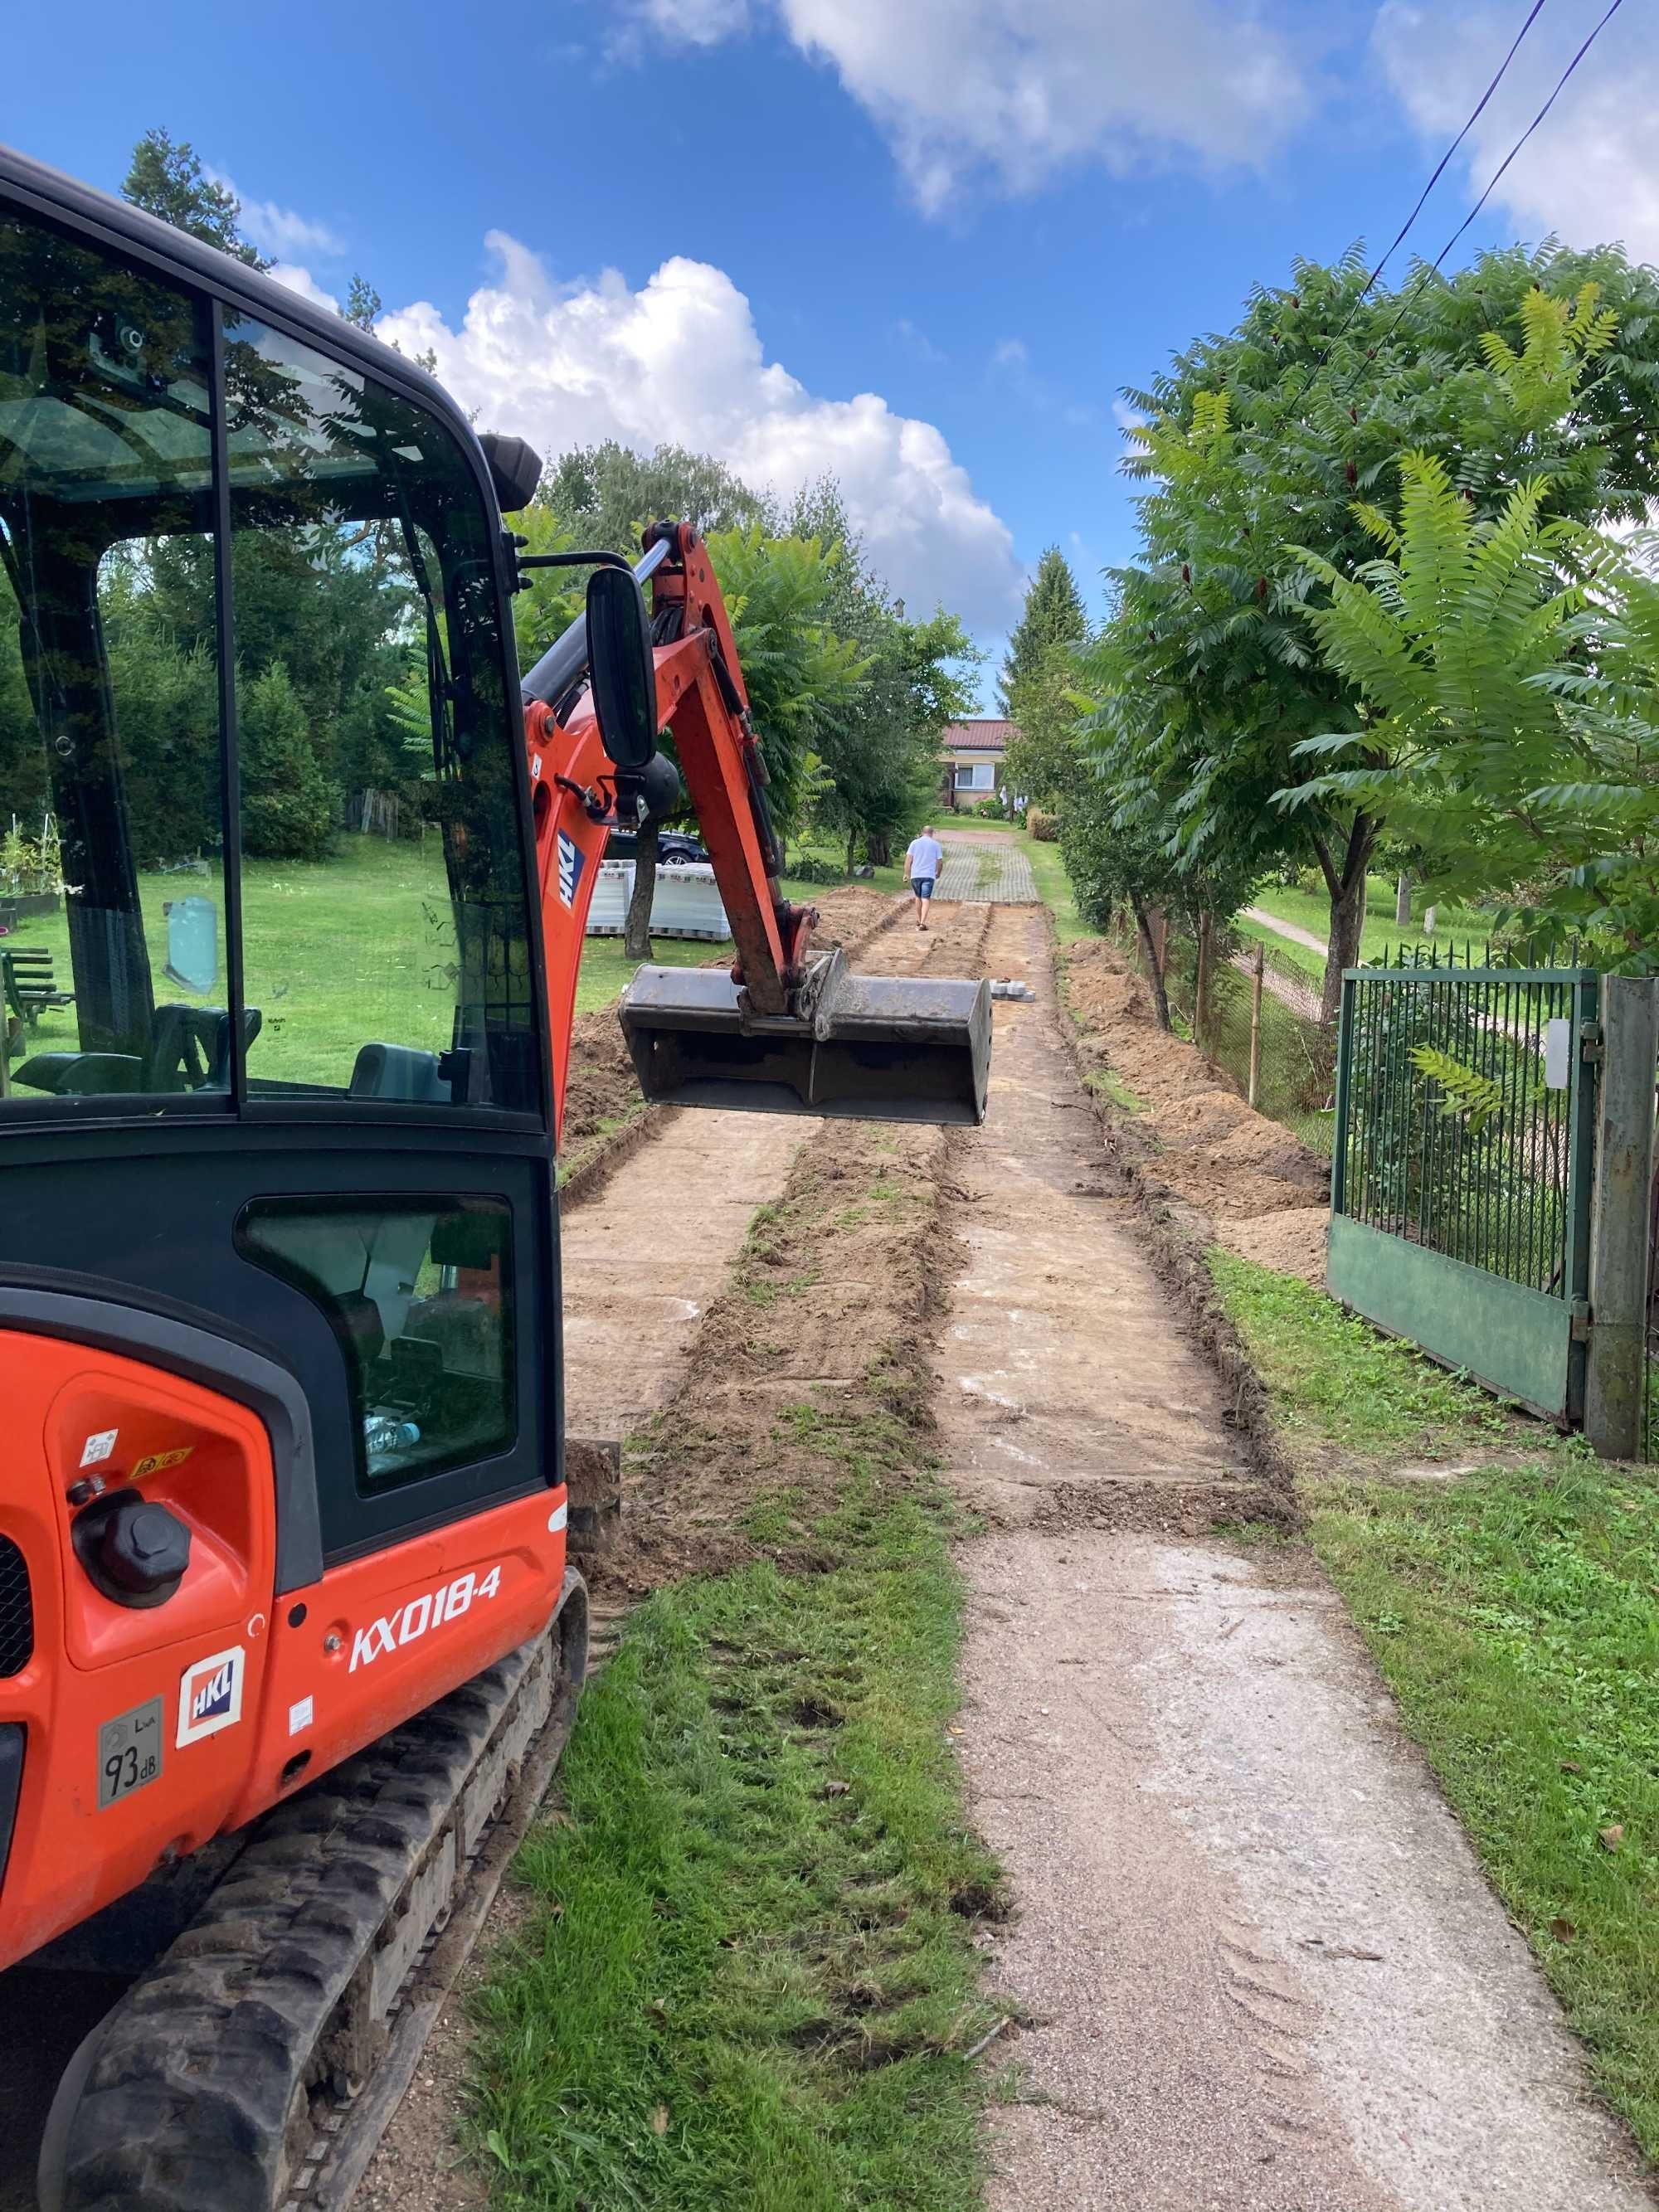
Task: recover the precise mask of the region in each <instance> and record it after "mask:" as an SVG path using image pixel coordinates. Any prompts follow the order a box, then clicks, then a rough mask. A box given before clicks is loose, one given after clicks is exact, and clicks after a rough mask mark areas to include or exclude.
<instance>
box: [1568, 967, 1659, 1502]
mask: <svg viewBox="0 0 1659 2212" xmlns="http://www.w3.org/2000/svg"><path fill="white" fill-rule="evenodd" d="M1601 1040H1602V1042H1601V1052H1602V1060H1601V1084H1600V1086H1599V1088H1600V1098H1599V1102H1598V1105H1597V1110H1596V1116H1595V1196H1594V1199H1593V1200H1592V1203H1591V1209H1590V1212H1591V1231H1590V1255H1589V1315H1590V1340H1589V1364H1588V1372H1587V1375H1586V1378H1585V1386H1584V1433H1585V1435H1586V1437H1588V1438H1589V1442H1590V1443H1591V1445H1592V1446H1593V1448H1594V1449H1595V1451H1596V1452H1597V1453H1599V1454H1600V1455H1601V1458H1603V1459H1636V1458H1638V1457H1639V1456H1640V1454H1641V1449H1642V1410H1643V1407H1642V1400H1643V1383H1644V1376H1645V1369H1646V1358H1645V1353H1646V1345H1647V1309H1648V1243H1649V1234H1650V1225H1649V1218H1648V1194H1649V1192H1650V1189H1651V1188H1652V1185H1653V1150H1654V1128H1653V1102H1654V1073H1655V1068H1656V1064H1659V980H1656V979H1655V978H1654V977H1652V976H1646V975H1641V976H1638V975H1609V976H1608V977H1607V980H1606V981H1605V982H1604V983H1603V985H1602V987H1601Z"/></svg>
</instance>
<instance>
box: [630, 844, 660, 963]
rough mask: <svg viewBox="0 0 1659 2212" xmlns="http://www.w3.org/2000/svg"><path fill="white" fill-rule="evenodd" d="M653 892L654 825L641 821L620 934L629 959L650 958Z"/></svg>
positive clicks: (654, 885)
mask: <svg viewBox="0 0 1659 2212" xmlns="http://www.w3.org/2000/svg"><path fill="white" fill-rule="evenodd" d="M656 892H657V825H656V823H654V822H642V823H641V824H640V833H639V836H638V838H637V839H636V841H635V848H634V890H633V895H632V896H631V897H630V898H629V902H628V923H627V927H625V929H624V930H623V951H624V952H625V953H626V954H627V955H628V957H629V959H630V960H648V959H649V958H650V957H651V902H652V900H653V898H654V897H655V896H656Z"/></svg>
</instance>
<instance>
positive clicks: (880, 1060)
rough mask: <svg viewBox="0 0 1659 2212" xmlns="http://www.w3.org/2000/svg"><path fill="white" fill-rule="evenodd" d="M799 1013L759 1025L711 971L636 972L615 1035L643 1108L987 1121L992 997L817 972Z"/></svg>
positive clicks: (908, 979)
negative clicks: (624, 1042)
mask: <svg viewBox="0 0 1659 2212" xmlns="http://www.w3.org/2000/svg"><path fill="white" fill-rule="evenodd" d="M803 1002H804V1005H805V1012H803V1013H802V1014H800V1015H793V1014H790V1015H769V1014H757V1013H755V1012H751V1011H750V1007H749V1005H748V998H747V994H746V993H745V992H744V989H743V988H742V987H741V986H740V985H738V984H736V983H733V981H732V979H731V977H730V975H727V974H726V972H725V970H724V969H717V968H653V967H645V968H641V969H640V970H639V971H638V973H637V974H636V975H635V978H634V980H633V981H632V982H631V983H630V984H629V987H628V988H627V990H626V991H625V992H624V993H623V1001H622V1008H621V1018H622V1025H623V1035H624V1036H626V1038H627V1039H628V1048H629V1052H630V1053H631V1054H632V1055H633V1060H634V1066H635V1069H636V1070H637V1072H638V1074H639V1079H640V1087H641V1090H642V1091H644V1093H645V1095H646V1097H647V1098H648V1099H651V1100H653V1101H659V1102H661V1103H664V1104H668V1105H676V1106H726V1107H737V1108H738V1109H742V1110H744V1111H746V1112H749V1113H760V1114H823V1115H837V1116H841V1117H843V1118H845V1119H848V1120H852V1121H957V1122H960V1121H966V1122H978V1121H983V1120H984V1119H985V1093H986V1088H987V1084H988V1082H989V1080H990V1073H991V987H990V985H989V984H988V983H987V982H972V981H963V980H957V979H956V978H945V977H941V978H939V979H937V980H936V979H935V978H934V977H933V976H930V975H854V974H852V973H851V972H850V970H849V969H848V966H847V963H846V959H845V957H844V955H843V954H842V953H841V952H840V951H836V952H832V953H829V954H828V955H827V956H826V957H823V958H822V959H820V960H819V961H818V962H817V963H816V964H815V967H814V969H813V971H812V974H811V977H810V978H809V981H808V983H807V987H806V989H805V993H804V994H803Z"/></svg>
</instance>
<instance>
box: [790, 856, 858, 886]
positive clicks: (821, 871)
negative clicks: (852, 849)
mask: <svg viewBox="0 0 1659 2212" xmlns="http://www.w3.org/2000/svg"><path fill="white" fill-rule="evenodd" d="M784 873H785V875H787V876H789V877H791V878H793V880H794V881H795V882H796V883H798V884H844V883H845V882H846V880H847V871H846V869H845V868H843V867H842V865H841V863H840V861H839V860H827V859H826V858H825V857H824V855H823V854H822V853H797V854H795V855H794V857H793V859H792V860H789V861H787V863H786V865H785V867H784Z"/></svg>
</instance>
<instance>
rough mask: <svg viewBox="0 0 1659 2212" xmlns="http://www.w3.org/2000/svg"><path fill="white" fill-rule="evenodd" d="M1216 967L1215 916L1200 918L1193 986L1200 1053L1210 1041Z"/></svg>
mask: <svg viewBox="0 0 1659 2212" xmlns="http://www.w3.org/2000/svg"><path fill="white" fill-rule="evenodd" d="M1214 965H1215V916H1214V915H1212V914H1200V916H1199V917H1198V975H1197V978H1196V980H1195V981H1194V986H1193V1042H1194V1044H1195V1045H1197V1046H1198V1048H1200V1051H1203V1050H1206V1049H1207V1048H1208V1045H1209V1041H1210V977H1211V972H1212V969H1213V967H1214Z"/></svg>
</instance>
